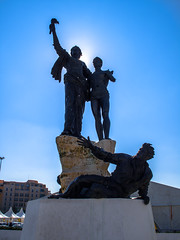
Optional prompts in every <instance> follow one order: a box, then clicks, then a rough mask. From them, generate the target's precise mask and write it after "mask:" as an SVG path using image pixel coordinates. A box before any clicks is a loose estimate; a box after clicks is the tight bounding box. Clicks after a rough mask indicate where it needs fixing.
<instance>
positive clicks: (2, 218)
mask: <svg viewBox="0 0 180 240" xmlns="http://www.w3.org/2000/svg"><path fill="white" fill-rule="evenodd" d="M8 219H9V218H8V217H7V216H6V215H4V214H3V213H2V212H1V211H0V222H8Z"/></svg>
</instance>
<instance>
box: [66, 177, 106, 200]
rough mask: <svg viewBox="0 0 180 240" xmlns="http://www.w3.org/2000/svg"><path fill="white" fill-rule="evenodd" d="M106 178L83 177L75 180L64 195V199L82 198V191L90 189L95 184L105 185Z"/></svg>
mask: <svg viewBox="0 0 180 240" xmlns="http://www.w3.org/2000/svg"><path fill="white" fill-rule="evenodd" d="M104 179H106V178H105V177H102V176H98V175H81V176H79V177H77V178H76V179H74V181H73V182H72V183H70V185H69V186H68V188H67V189H66V191H65V192H64V194H63V196H62V197H63V198H81V197H83V196H82V195H81V191H82V189H83V188H87V189H90V187H91V185H92V184H93V183H99V184H103V183H104Z"/></svg>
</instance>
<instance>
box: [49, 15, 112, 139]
mask: <svg viewBox="0 0 180 240" xmlns="http://www.w3.org/2000/svg"><path fill="white" fill-rule="evenodd" d="M55 23H58V21H57V20H56V19H52V20H51V24H50V33H52V35H53V45H54V48H55V50H56V52H57V54H58V55H59V58H58V59H57V61H56V62H55V64H54V66H53V68H52V71H51V73H52V76H53V78H55V80H59V82H60V81H61V71H62V68H63V67H64V68H65V69H66V70H67V72H66V74H65V75H64V84H65V123H64V130H63V132H62V133H61V134H62V135H69V136H74V137H80V136H81V130H82V118H83V113H84V108H85V102H86V101H89V100H90V101H91V108H92V112H93V115H94V118H95V126H96V131H97V135H98V138H99V140H102V139H103V138H105V139H108V138H109V129H110V120H109V92H108V90H107V86H108V82H109V80H110V81H112V82H115V78H114V77H113V71H109V70H107V71H103V70H101V67H102V63H103V62H102V59H100V58H99V57H96V58H94V60H93V65H94V68H95V72H94V73H91V71H90V70H89V69H88V68H87V66H86V64H85V63H84V62H82V61H81V60H80V57H81V55H82V52H81V49H80V48H79V47H77V46H74V47H73V48H72V49H71V54H69V53H68V52H67V51H66V50H65V49H63V48H62V47H61V45H60V43H59V40H58V38H57V34H56V30H55ZM101 112H102V117H103V124H102V123H101V118H102V117H101Z"/></svg>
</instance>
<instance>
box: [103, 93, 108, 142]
mask: <svg viewBox="0 0 180 240" xmlns="http://www.w3.org/2000/svg"><path fill="white" fill-rule="evenodd" d="M101 107H102V116H103V128H104V135H105V139H108V138H109V130H110V119H109V96H106V97H104V98H103V99H101Z"/></svg>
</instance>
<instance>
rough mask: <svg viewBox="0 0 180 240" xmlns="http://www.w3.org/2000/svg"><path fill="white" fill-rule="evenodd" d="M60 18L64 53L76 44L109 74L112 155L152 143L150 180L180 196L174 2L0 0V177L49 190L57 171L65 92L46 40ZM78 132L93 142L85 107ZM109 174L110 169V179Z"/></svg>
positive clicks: (178, 7) (178, 23)
mask: <svg viewBox="0 0 180 240" xmlns="http://www.w3.org/2000/svg"><path fill="white" fill-rule="evenodd" d="M53 17H55V18H57V19H58V20H59V22H60V24H59V25H58V26H57V34H58V37H59V40H60V42H61V45H62V46H63V47H64V48H65V49H66V50H67V51H69V50H70V49H71V47H72V46H74V45H78V46H79V47H80V48H81V49H82V52H83V57H82V60H84V61H85V62H86V64H87V66H88V67H89V69H90V70H91V71H93V70H94V69H93V66H92V60H93V58H94V57H96V56H99V57H101V58H102V59H103V70H107V69H110V70H114V76H115V78H116V79H117V81H116V83H111V82H110V84H109V92H110V106H111V108H110V119H111V129H110V137H111V138H112V139H113V140H116V142H117V143H116V152H123V153H128V154H132V155H134V154H136V152H137V150H138V149H139V148H140V147H141V145H142V143H144V142H150V143H152V144H153V146H154V148H155V152H156V155H155V157H154V159H152V160H151V161H150V162H149V163H150V167H151V169H152V171H153V175H154V176H153V181H156V182H160V183H163V184H167V185H171V186H174V187H178V188H180V125H179V123H180V107H179V105H180V3H179V0H146V1H144V0H136V1H134V0H112V1H110V0H108V1H106V0H103V1H101V0H99V1H97V0H96V1H95V0H91V1H84V0H83V1H80V0H77V1H73V0H66V1H65V0H64V1H59V0H51V1H46V0H43V1H39V0H31V1H30V0H27V1H22V0H16V1H13V0H0V33H1V37H0V90H1V93H0V136H1V137H0V156H1V157H2V156H4V157H5V159H4V160H3V163H2V169H1V172H0V179H4V180H8V181H9V180H12V181H13V180H15V181H27V180H28V179H37V180H38V181H39V182H42V183H45V184H46V185H47V186H48V188H49V189H50V190H51V191H53V192H55V191H58V189H59V185H58V184H57V183H56V177H57V175H59V173H60V172H61V166H60V161H59V156H58V152H57V148H56V144H55V138H56V136H58V135H59V134H60V133H61V132H62V130H63V124H64V84H63V82H61V83H60V84H59V83H58V82H57V81H54V79H52V77H51V74H50V72H51V68H52V66H53V64H54V62H55V61H56V59H57V57H58V56H57V55H56V53H55V51H54V49H53V46H52V36H51V35H49V29H48V27H49V23H50V20H51V18H53ZM82 134H83V135H84V136H85V137H87V136H90V138H91V139H92V140H95V141H97V135H96V132H95V127H94V119H93V116H92V113H91V108H90V103H86V109H85V113H84V118H83V130H82ZM112 170H113V167H112V166H111V167H110V171H112Z"/></svg>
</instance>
